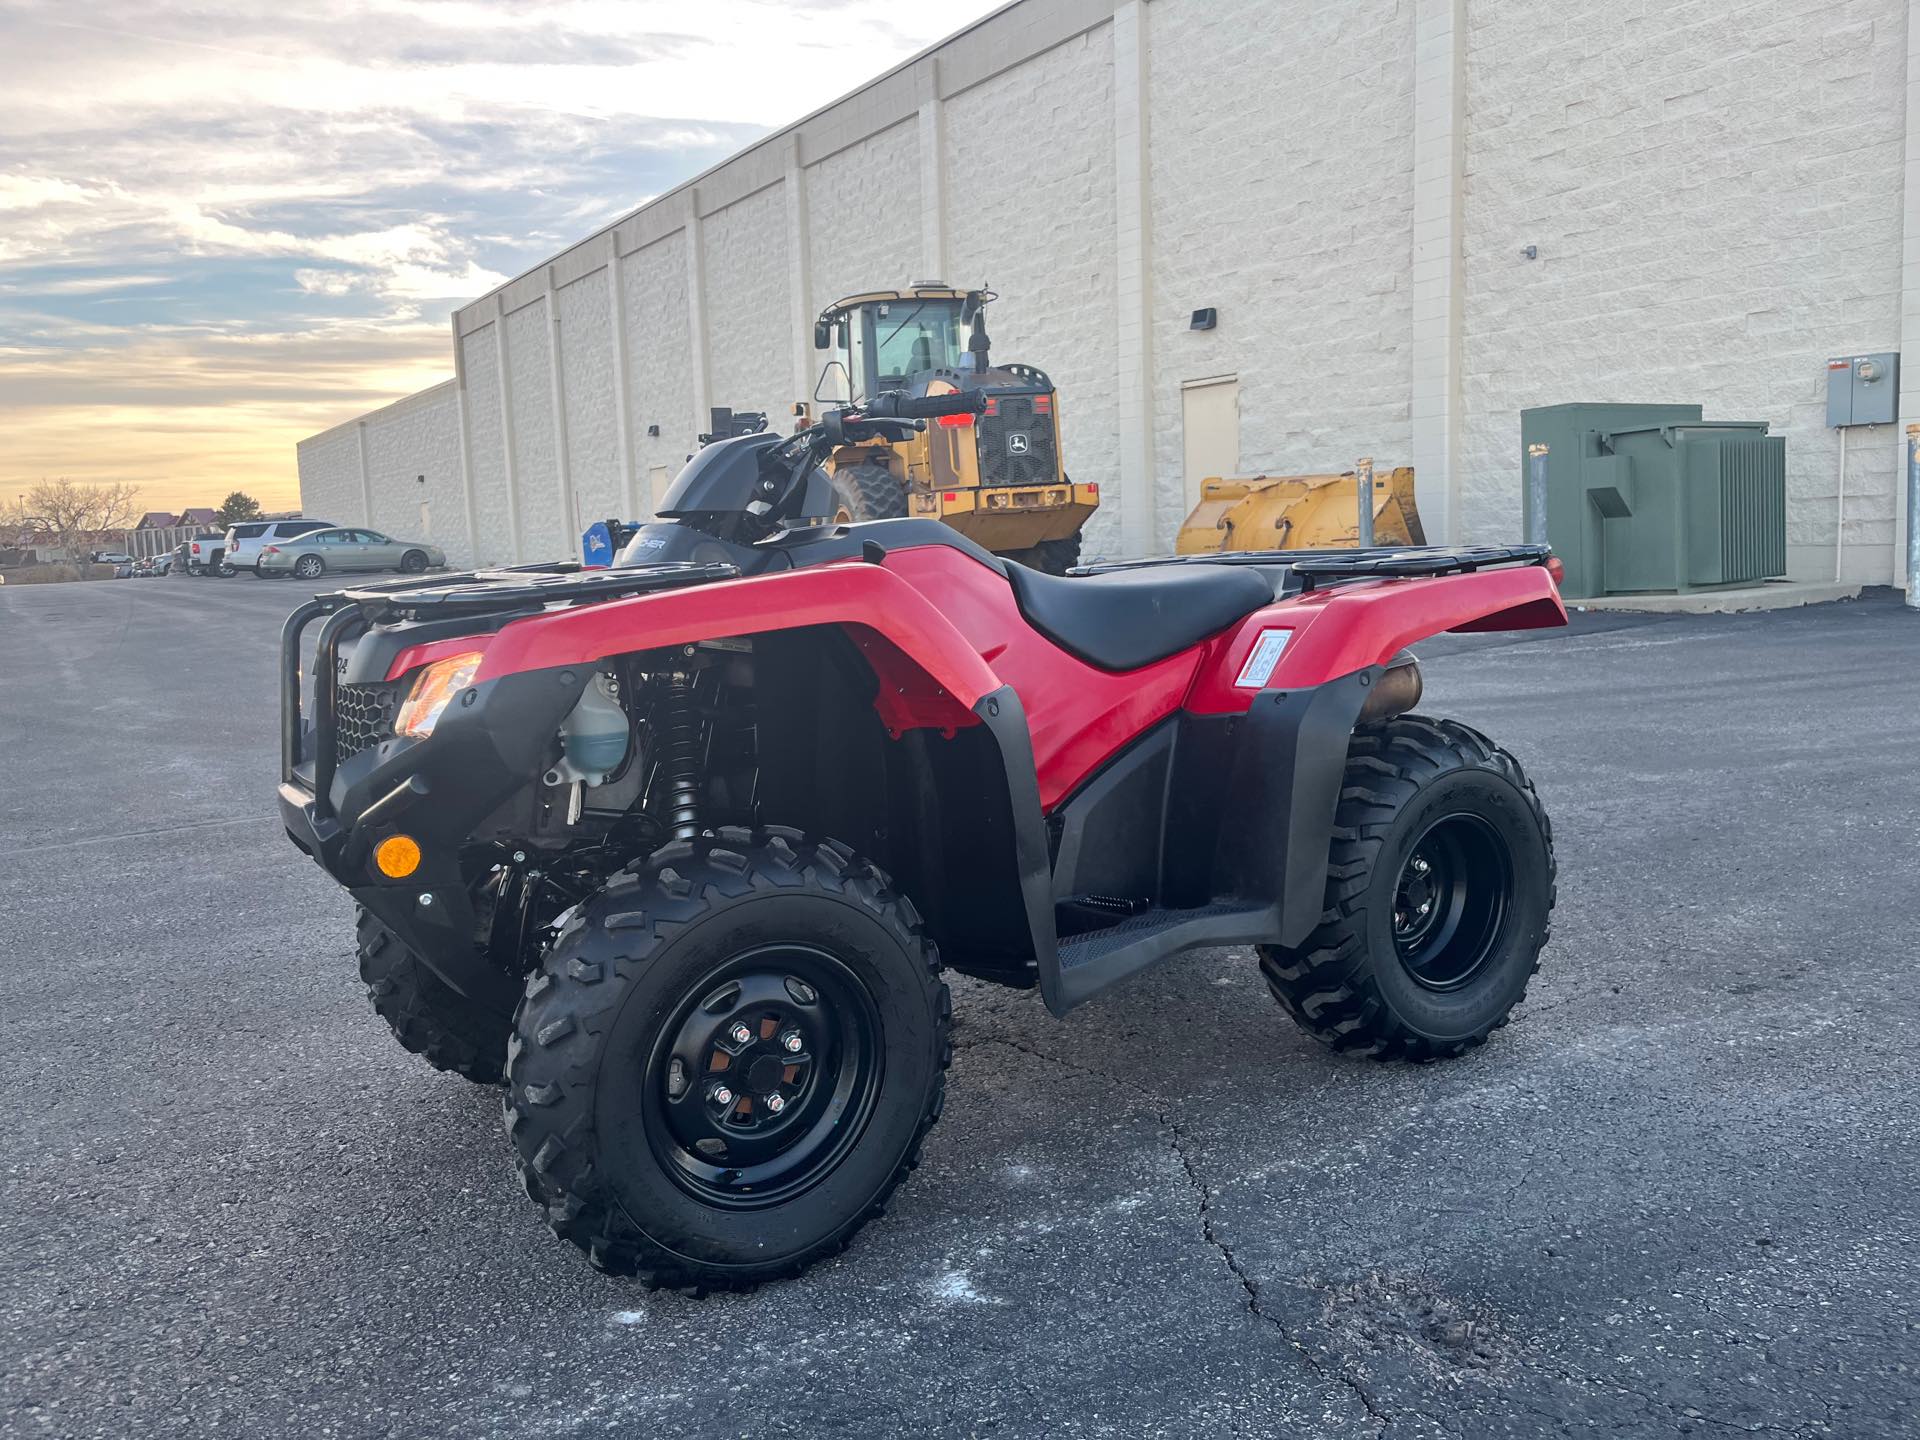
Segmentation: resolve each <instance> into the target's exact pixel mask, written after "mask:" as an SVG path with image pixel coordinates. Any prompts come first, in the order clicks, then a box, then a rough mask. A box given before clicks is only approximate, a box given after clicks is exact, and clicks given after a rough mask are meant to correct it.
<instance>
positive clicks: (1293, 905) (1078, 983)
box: [1040, 666, 1381, 1015]
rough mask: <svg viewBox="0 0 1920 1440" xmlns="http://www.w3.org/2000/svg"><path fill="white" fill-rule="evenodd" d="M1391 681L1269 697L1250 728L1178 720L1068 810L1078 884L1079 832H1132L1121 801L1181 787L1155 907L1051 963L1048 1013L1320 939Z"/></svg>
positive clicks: (1070, 945)
mask: <svg viewBox="0 0 1920 1440" xmlns="http://www.w3.org/2000/svg"><path fill="white" fill-rule="evenodd" d="M1380 673H1381V671H1380V669H1379V667H1377V666H1376V667H1372V668H1370V669H1367V670H1363V671H1358V672H1356V673H1355V674H1352V675H1347V676H1343V677H1341V678H1340V679H1338V680H1333V681H1329V682H1328V683H1327V684H1325V685H1321V686H1318V687H1314V688H1310V689H1306V690H1292V691H1286V690H1268V691H1263V692H1262V693H1261V694H1260V695H1258V696H1256V697H1255V698H1254V703H1253V705H1252V707H1251V708H1250V709H1249V710H1248V712H1247V714H1246V715H1245V716H1244V717H1231V718H1229V717H1213V716H1195V715H1183V716H1179V717H1176V721H1175V725H1174V726H1170V727H1163V728H1161V729H1159V730H1155V731H1152V732H1150V733H1149V734H1148V735H1147V736H1145V737H1144V738H1143V739H1142V740H1141V741H1138V742H1136V744H1135V746H1134V748H1133V749H1131V750H1129V751H1128V753H1127V754H1126V755H1124V756H1122V757H1120V758H1119V759H1118V760H1116V761H1114V762H1113V764H1112V765H1110V766H1109V768H1108V769H1107V770H1106V771H1104V772H1103V773H1102V775H1101V776H1100V777H1098V778H1097V779H1096V780H1095V781H1094V782H1092V783H1090V784H1089V785H1088V786H1086V787H1084V788H1083V789H1082V790H1081V791H1080V792H1079V793H1078V794H1076V795H1075V796H1074V797H1073V799H1072V800H1070V801H1069V802H1068V803H1067V805H1066V806H1064V807H1062V810H1063V812H1064V815H1063V823H1062V828H1061V848H1060V858H1061V865H1062V877H1061V882H1060V883H1061V884H1063V885H1071V884H1072V883H1073V882H1072V880H1071V879H1070V878H1069V877H1068V875H1067V874H1066V872H1065V867H1066V866H1067V865H1069V864H1072V865H1073V866H1074V867H1075V869H1076V871H1077V870H1078V869H1079V868H1080V867H1081V866H1082V864H1083V863H1084V862H1082V860H1081V859H1080V858H1079V857H1080V854H1081V853H1082V852H1083V850H1084V845H1085V841H1084V840H1082V841H1080V842H1078V843H1077V844H1074V845H1070V843H1069V837H1070V836H1071V835H1072V834H1073V832H1074V830H1075V827H1076V824H1078V825H1081V826H1083V827H1087V828H1091V827H1092V826H1094V825H1095V824H1097V823H1099V821H1100V820H1101V819H1102V818H1108V812H1109V811H1111V816H1110V818H1111V819H1112V820H1113V821H1114V822H1115V823H1121V817H1120V813H1119V811H1118V810H1117V809H1113V807H1112V802H1111V799H1110V796H1116V795H1122V794H1126V793H1129V791H1128V787H1129V786H1130V785H1134V784H1136V783H1138V782H1137V781H1136V778H1135V777H1137V776H1145V775H1151V774H1154V773H1159V774H1162V775H1164V776H1167V777H1168V783H1167V787H1166V790H1165V792H1164V794H1165V801H1164V804H1163V805H1162V806H1159V807H1156V808H1155V810H1154V814H1155V819H1156V823H1163V824H1164V834H1165V837H1166V839H1165V845H1164V850H1163V853H1162V856H1161V859H1160V865H1159V869H1160V885H1159V889H1158V891H1157V893H1156V894H1155V896H1154V898H1155V901H1156V903H1155V906H1154V908H1152V909H1150V910H1146V911H1144V912H1141V913H1138V914H1135V915H1132V916H1129V917H1128V918H1126V919H1124V920H1122V921H1120V922H1119V923H1118V924H1116V925H1112V926H1109V927H1107V928H1105V929H1100V930H1093V931H1089V932H1087V933H1084V934H1077V935H1073V936H1071V937H1070V938H1068V939H1066V940H1061V941H1057V942H1056V943H1055V944H1054V945H1053V946H1052V947H1050V951H1051V953H1042V954H1041V957H1040V991H1041V994H1042V995H1043V996H1045V997H1046V1002H1047V1008H1048V1009H1049V1010H1051V1011H1052V1012H1053V1013H1054V1014H1055V1015H1064V1014H1065V1013H1066V1012H1067V1011H1068V1010H1069V1009H1071V1008H1072V1007H1073V1006H1075V1005H1078V1004H1080V1003H1081V1002H1083V1001H1085V1000H1090V999H1092V998H1093V997H1094V996H1095V995H1098V994H1100V993H1101V992H1102V991H1104V990H1107V989H1109V988H1111V987H1112V986H1114V985H1116V984H1118V983H1119V982H1120V981H1122V980H1124V979H1126V978H1127V977H1128V976H1130V975H1135V974H1138V973H1139V972H1140V971H1142V970H1144V969H1146V968H1147V967H1148V966H1150V965H1153V964H1155V963H1156V962H1158V961H1160V960H1163V959H1166V958H1167V957H1168V956H1170V955H1176V954H1178V953H1180V952H1181V951H1184V950H1195V949H1200V948H1204V947H1207V946H1214V945H1249V944H1281V945H1297V944H1299V943H1300V942H1301V941H1302V940H1304V939H1305V938H1306V937H1307V935H1308V934H1309V933H1310V932H1311V931H1312V929H1313V927H1314V926H1315V924H1317V923H1318V921H1319V918H1320V909H1321V900H1322V897H1323V895H1324V893H1325V886H1326V875H1327V853H1328V849H1329V847H1330V845H1331V843H1332V838H1333V817H1334V807H1335V806H1336V805H1337V804H1338V803H1339V799H1340V785H1341V780H1342V777H1343V776H1344V775H1345V773H1346V764H1347V745H1348V742H1349V740H1350V739H1351V738H1352V735H1353V727H1354V722H1355V721H1356V720H1357V719H1358V718H1359V715H1360V707H1361V706H1362V705H1363V704H1364V703H1365V702H1366V698H1367V695H1368V693H1369V691H1370V690H1371V688H1372V686H1373V684H1374V682H1375V681H1376V680H1377V679H1378V677H1379V675H1380ZM1176 727H1177V728H1176ZM1163 747H1164V748H1163ZM1163 756H1170V768H1168V762H1167V761H1163V759H1162V757H1163ZM1103 782H1104V783H1103ZM1140 793H1141V795H1142V796H1144V794H1145V789H1144V788H1143V789H1142V790H1141V792H1140ZM1162 817H1164V818H1162Z"/></svg>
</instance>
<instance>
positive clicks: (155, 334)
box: [0, 0, 994, 509]
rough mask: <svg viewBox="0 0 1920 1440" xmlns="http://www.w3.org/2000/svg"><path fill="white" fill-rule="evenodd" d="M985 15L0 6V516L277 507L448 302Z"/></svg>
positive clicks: (496, 3) (644, 0)
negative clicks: (313, 456)
mask: <svg viewBox="0 0 1920 1440" xmlns="http://www.w3.org/2000/svg"><path fill="white" fill-rule="evenodd" d="M992 8H994V7H993V6H992V5H991V4H987V3H980V0H962V3H958V4H950V5H945V6H941V7H922V6H899V5H892V4H883V3H874V0H807V3H800V0H793V3H786V0H708V3H705V4H703V5H701V6H699V7H697V10H696V9H695V8H694V7H688V6H687V5H685V4H683V3H677V0H675V3H666V0H633V3H606V0H572V3H559V4H550V5H527V4H522V3H513V0H427V3H398V0H364V3H361V4H358V5H327V6H319V5H309V6H300V5H286V4H274V5H269V4H265V3H262V0H209V3H204V4H195V5H192V6H188V5H179V4H170V3H141V0H101V3H96V4H90V5H88V6H86V7H84V8H78V7H73V6H68V5H58V4H47V3H38V0H34V3H5V0H0V136H4V137H5V143H4V145H0V495H4V496H6V497H7V498H9V499H10V498H11V497H12V496H13V494H14V493H16V492H18V491H21V490H24V489H25V488H27V487H28V486H29V485H31V484H33V483H34V482H35V481H38V480H40V479H41V478H43V477H52V476H59V475H67V476H72V477H73V478H75V479H80V480H100V481H105V480H130V481H134V482H136V483H138V484H140V485H141V486H142V487H143V489H144V491H145V494H146V497H147V501H148V503H149V504H150V505H151V506H152V507H153V508H156V509H171V508H175V507H178V506H183V505H189V504H192V505H199V504H208V505H211V504H217V503H218V502H219V500H220V498H221V497H222V496H224V495H225V494H226V493H227V492H228V491H230V490H234V489H242V490H246V491H249V492H250V493H252V494H254V495H255V496H256V497H258V498H259V499H260V500H261V501H262V502H263V503H264V504H266V505H267V506H269V507H270V508H281V507H290V506H292V505H294V504H296V503H297V501H298V485H297V480H296V476H295V469H294V445H295V442H296V441H298V440H299V439H301V438H302V437H304V436H306V435H310V434H313V433H314V432H316V431H318V430H322V429H325V428H327V427H328V426H331V425H336V424H339V423H340V422H342V421H344V420H348V419H351V418H353V417H354V416H356V415H359V414H361V413H363V412H365V411H366V410H369V409H371V408H374V407H376V406H378V405H381V404H384V403H386V402H388V401H391V400H394V399H397V398H399V397H400V396H403V395H406V394H408V393H411V392H412V391H415V390H418V389H421V388H423V387H424V386H427V385H431V384H434V383H435V382H437V381H440V380H443V379H445V378H447V376H448V375H449V374H450V373H451V369H452V365H451V344H450V340H449V337H448V330H447V317H448V315H449V313H450V312H451V310H452V309H453V308H454V307H455V306H456V305H458V304H461V303H464V302H465V301H467V300H469V299H472V298H473V297H474V296H476V295H478V294H482V293H484V292H485V291H487V290H489V289H491V288H492V287H493V286H495V285H497V284H499V283H500V282H501V281H502V280H504V279H505V278H507V277H509V276H511V275H513V274H516V273H518V272H520V271H521V270H524V269H525V268H527V267H529V266H531V265H534V264H537V263H539V262H540V261H542V260H544V259H545V258H546V257H547V256H549V255H551V254H552V253H554V252H555V251H556V250H558V249H560V248H561V247H563V246H564V245H566V244H568V243H569V242H571V241H573V240H576V239H578V238H580V237H581V236H583V235H585V234H587V233H589V232H590V231H592V230H593V229H595V228H597V227H598V226H600V225H603V224H605V223H607V222H608V221H609V220H611V219H613V218H615V217H616V216H618V215H620V214H623V213H625V212H626V211H628V210H631V209H633V208H634V207H635V206H636V205H638V204H640V203H641V202H643V201H644V200H645V199H647V198H648V197H649V196H651V195H654V194H657V193H659V192H660V191H662V190H664V189H667V188H669V187H671V186H672V185H674V184H676V183H678V182H679V181H681V180H684V179H687V178H689V177H690V176H692V175H694V174H697V173H698V172H699V171H701V170H703V169H705V168H707V167H708V166H710V165H712V164H714V163H716V162H717V161H719V160H720V159H722V158H724V157H725V156H726V155H727V154H729V153H731V152H732V151H734V150H736V149H738V148H739V147H740V146H741V145H742V144H744V143H746V142H747V141H749V140H751V139H752V138H754V137H755V136H758V135H760V134H763V133H765V132H766V131H767V130H768V129H770V128H773V127H775V126H778V125H780V124H782V123H785V122H788V121H791V120H793V119H796V118H798V117H799V116H800V115H802V114H805V113H807V112H808V111H810V110H813V109H815V108H818V107H819V106H820V105H821V104H823V103H825V102H826V101H828V100H830V99H832V98H834V97H835V96H837V95H840V94H842V93H844V92H845V91H847V90H849V89H852V88H854V87H855V86H856V85H858V84H859V83H860V82H862V81H864V80H865V79H868V78H870V77H871V76H873V75H875V74H877V73H879V72H880V71H881V70H884V69H885V68H887V67H888V66H889V65H892V64H894V63H897V62H898V61H899V60H901V59H904V58H905V57H906V56H908V55H910V54H912V53H913V52H915V51H916V50H918V49H921V48H923V47H924V46H925V45H927V44H929V43H931V42H932V41H934V40H936V39H938V38H939V37H940V36H941V35H943V34H946V33H948V32H950V31H952V30H954V29H956V28H958V27H960V26H962V25H964V24H966V23H967V22H968V21H970V20H972V19H974V18H976V17H977V16H978V15H980V14H983V13H985V12H986V11H988V10H990V9H992ZM82 17H83V18H82ZM696 24H697V31H698V33H686V32H688V31H689V30H690V29H693V28H696Z"/></svg>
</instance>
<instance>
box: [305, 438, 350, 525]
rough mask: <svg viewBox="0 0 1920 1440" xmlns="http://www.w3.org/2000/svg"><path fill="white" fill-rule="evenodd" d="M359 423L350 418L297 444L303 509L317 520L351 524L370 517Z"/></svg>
mask: <svg viewBox="0 0 1920 1440" xmlns="http://www.w3.org/2000/svg"><path fill="white" fill-rule="evenodd" d="M357 424H358V422H357V421H353V420H349V421H348V422H347V423H346V424H344V425H336V426H334V428H333V429H331V430H323V431H321V433H320V434H318V435H313V436H309V437H308V438H307V439H305V440H302V441H301V442H300V444H299V446H298V447H297V458H298V461H299V467H300V510H301V513H302V514H305V515H312V516H314V517H316V518H317V519H321V520H331V521H333V522H335V523H336V524H340V525H351V524H353V523H354V522H355V521H356V520H364V519H366V516H364V515H362V514H361V513H360V512H361V510H362V509H363V508H364V504H363V497H362V494H361V490H360V438H359V435H358V434H357V433H356V426H357Z"/></svg>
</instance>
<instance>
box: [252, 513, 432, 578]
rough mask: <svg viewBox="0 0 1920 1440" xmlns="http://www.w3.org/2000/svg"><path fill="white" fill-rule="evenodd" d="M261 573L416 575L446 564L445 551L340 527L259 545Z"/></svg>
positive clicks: (356, 529) (310, 576) (313, 576)
mask: <svg viewBox="0 0 1920 1440" xmlns="http://www.w3.org/2000/svg"><path fill="white" fill-rule="evenodd" d="M259 563H260V573H261V574H262V575H263V576H265V575H275V576H278V575H297V576H299V577H300V578H301V579H302V580H317V579H318V578H319V577H320V576H322V575H325V574H328V573H330V572H336V571H342V572H343V571H353V570H402V571H405V572H406V573H407V574H409V575H417V574H419V573H420V572H421V571H422V570H425V569H427V568H428V567H429V566H432V565H444V564H446V563H447V557H446V553H445V552H444V551H442V550H440V549H438V548H436V547H435V546H432V545H427V544H423V543H421V542H420V541H417V540H395V539H393V538H392V537H390V536H387V535H382V534H381V533H380V532H379V531H378V530H368V529H365V528H362V527H358V526H356V527H352V528H349V527H347V526H344V525H343V526H339V527H336V528H335V529H332V530H315V531H312V532H310V533H309V534H306V535H300V536H296V537H294V538H293V539H291V540H278V541H275V542H274V543H273V544H271V545H263V546H261V547H260V562H259Z"/></svg>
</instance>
